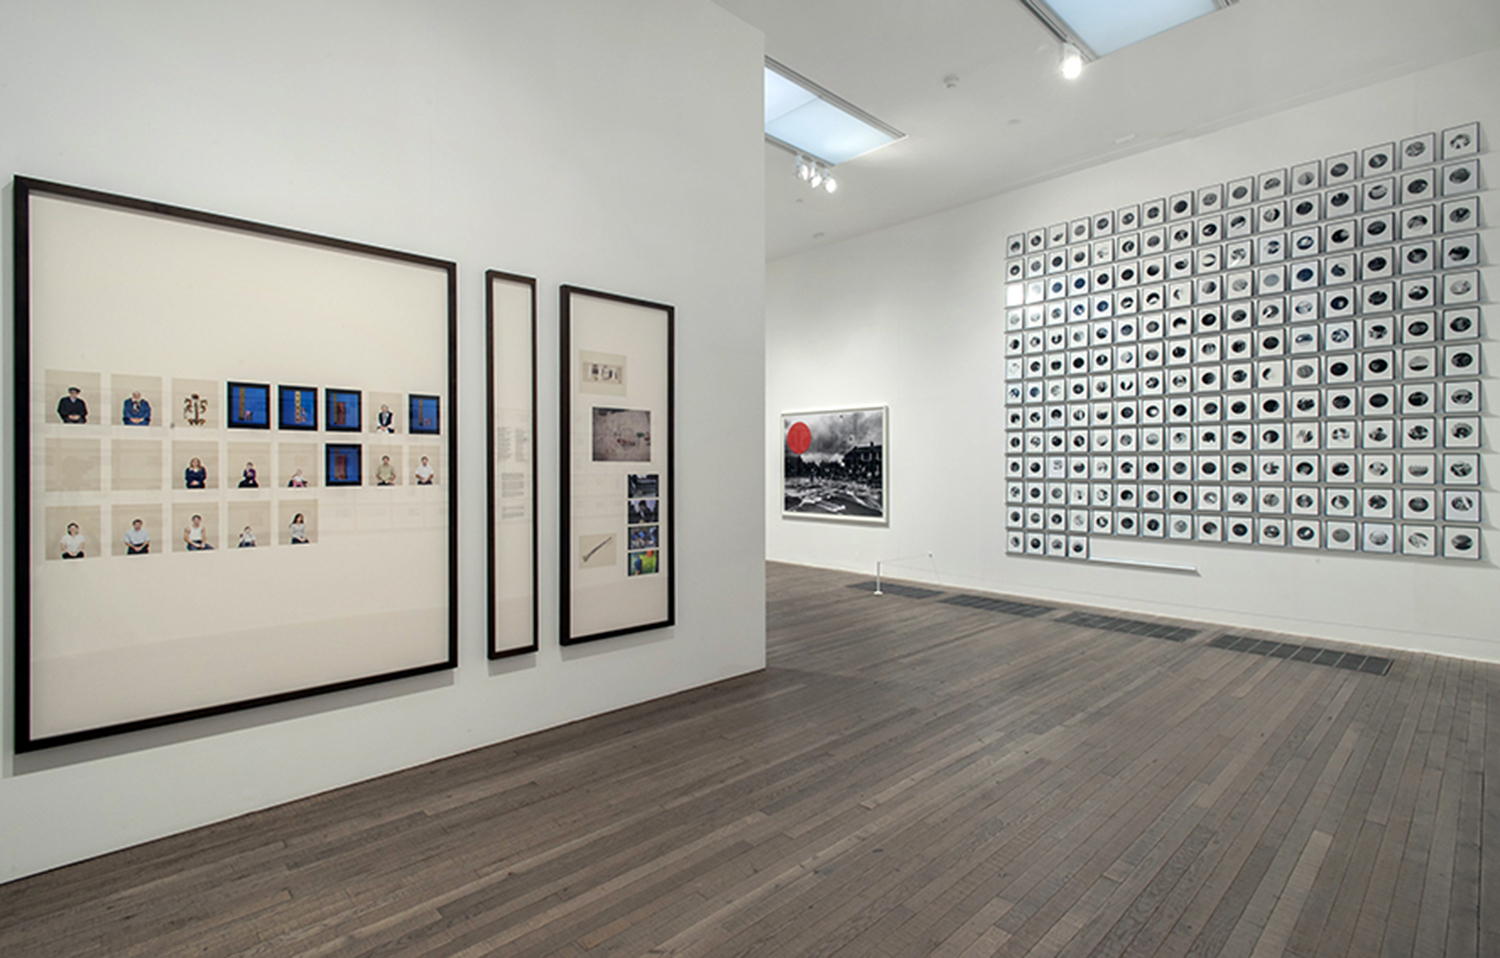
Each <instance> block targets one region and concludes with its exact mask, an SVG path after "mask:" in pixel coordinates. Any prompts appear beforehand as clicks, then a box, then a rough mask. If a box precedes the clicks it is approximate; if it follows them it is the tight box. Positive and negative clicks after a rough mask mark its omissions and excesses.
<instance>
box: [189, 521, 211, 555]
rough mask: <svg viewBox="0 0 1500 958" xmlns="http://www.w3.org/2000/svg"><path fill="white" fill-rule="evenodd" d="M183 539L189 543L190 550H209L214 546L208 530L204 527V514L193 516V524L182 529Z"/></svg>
mask: <svg viewBox="0 0 1500 958" xmlns="http://www.w3.org/2000/svg"><path fill="white" fill-rule="evenodd" d="M182 541H183V542H186V543H187V547H188V551H189V552H207V551H208V550H209V549H212V548H213V547H214V546H213V543H211V542H209V541H208V530H207V529H205V528H203V517H202V516H193V518H192V521H191V524H190V525H189V526H188V527H187V528H186V529H184V530H182Z"/></svg>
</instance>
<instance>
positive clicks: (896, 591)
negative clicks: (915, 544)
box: [849, 580, 943, 599]
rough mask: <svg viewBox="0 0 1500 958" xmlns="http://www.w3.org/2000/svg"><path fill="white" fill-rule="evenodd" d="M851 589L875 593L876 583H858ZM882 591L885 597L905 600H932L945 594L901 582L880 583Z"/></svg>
mask: <svg viewBox="0 0 1500 958" xmlns="http://www.w3.org/2000/svg"><path fill="white" fill-rule="evenodd" d="M849 588H851V589H859V590H860V591H861V592H874V591H875V583H874V581H873V580H872V581H870V582H856V583H854V584H853V585H851V586H849ZM880 591H881V593H883V594H885V595H899V596H901V597H902V598H903V599H930V598H932V597H933V596H935V595H942V594H943V593H942V592H941V591H940V590H938V589H923V588H920V587H918V586H914V585H901V584H900V583H899V582H882V583H880Z"/></svg>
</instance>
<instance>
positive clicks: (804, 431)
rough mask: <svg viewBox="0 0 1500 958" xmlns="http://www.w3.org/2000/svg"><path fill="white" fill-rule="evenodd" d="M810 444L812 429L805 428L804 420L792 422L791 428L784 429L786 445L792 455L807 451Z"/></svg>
mask: <svg viewBox="0 0 1500 958" xmlns="http://www.w3.org/2000/svg"><path fill="white" fill-rule="evenodd" d="M811 445H812V430H811V429H809V428H807V423H805V422H794V423H792V428H790V429H788V430H787V431H786V447H787V448H788V449H790V450H791V451H792V453H793V454H794V455H798V456H800V455H802V454H803V453H804V452H807V447H809V446H811Z"/></svg>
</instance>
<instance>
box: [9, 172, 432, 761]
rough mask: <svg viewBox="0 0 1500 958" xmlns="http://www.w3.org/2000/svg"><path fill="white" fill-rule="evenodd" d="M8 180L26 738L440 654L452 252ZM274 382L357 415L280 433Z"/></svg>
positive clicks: (426, 660)
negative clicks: (343, 423) (333, 395)
mask: <svg viewBox="0 0 1500 958" xmlns="http://www.w3.org/2000/svg"><path fill="white" fill-rule="evenodd" d="M13 192H14V221H13V226H14V237H15V245H14V254H15V273H14V276H15V297H16V298H15V305H16V308H15V353H14V358H15V368H14V375H15V393H14V405H15V416H16V420H15V425H16V446H15V450H16V465H17V468H16V473H15V485H16V513H15V523H16V525H15V527H16V537H15V545H16V550H17V552H16V558H17V561H16V592H15V595H16V609H15V612H16V659H15V661H16V737H15V747H16V750H17V751H18V752H26V751H31V750H35V749H41V748H47V747H52V746H60V745H65V744H68V743H73V742H78V741H83V740H87V739H95V738H100V737H103V736H108V735H116V734H122V733H126V732H130V731H135V730H138V729H144V728H150V727H154V726H160V725H165V724H168V723H174V722H182V721H187V720H190V719H196V718H201V717H205V716H209V715H217V714H221V713H226V712H232V711H236V710H240V709H247V708H251V707H255V706H261V705H267V704H270V703H274V702H281V701H286V700H290V699H297V698H302V697H306V696H311V695H316V694H320V693H325V692H331V691H334V690H338V689H346V688H352V687H355V686H363V685H369V684H372V683H377V682H386V681H392V680H396V679H401V678H405V677H409V676H416V675H421V674H424V673H431V672H436V671H440V670H444V669H452V668H454V667H455V666H456V665H457V663H458V615H457V613H458V604H457V581H458V580H457V550H456V545H457V543H456V538H455V536H454V534H453V531H452V530H453V524H452V518H453V517H454V516H456V515H457V502H458V499H457V492H458V490H457V485H456V482H455V479H456V476H457V468H456V467H457V457H456V452H457V446H456V442H455V437H456V434H457V433H456V429H455V428H454V427H455V422H454V414H453V403H452V400H453V397H454V396H455V395H456V385H457V382H456V375H457V363H456V351H455V348H456V340H457V335H456V334H457V266H456V264H454V263H452V262H450V261H446V260H440V259H434V258H431V257H427V256H420V255H416V254H413V253H406V252H400V251H395V250H389V249H382V248H379V247H375V246H369V245H366V244H362V243H355V242H351V241H348V240H342V239H334V238H331V237H326V236H319V235H316V234H312V233H306V232H302V231H299V230H292V229H285V228H281V227H274V226H266V225H263V224H260V223H254V222H250V221H248V220H242V219H236V218H233V217H228V216H222V215H218V214H213V213H205V212H201V211H197V210H190V209H185V208H182V207H176V206H170V205H166V204H161V203H155V202H150V201H145V200H140V199H134V198H129V197H123V196H117V195H113V194H109V193H103V192H99V191H96V190H89V189H83V188H80V187H74V186H66V185H62V184H57V183H49V182H46V181H42V180H36V179H31V178H27V177H20V176H18V177H16V178H15V181H14V191H13ZM231 383H235V384H243V383H251V384H254V385H255V386H256V389H255V390H252V391H248V392H247V391H246V390H243V389H242V390H240V392H239V398H240V403H241V405H242V406H244V407H245V408H241V409H238V410H237V411H236V415H235V416H234V417H233V418H232V419H231V417H228V416H226V415H225V414H224V412H221V411H219V410H220V409H224V408H225V407H224V406H222V405H221V404H223V403H226V402H228V401H229V399H230V397H232V396H234V393H233V391H232V390H233V387H232V386H229V385H228V384H231ZM261 384H265V385H266V386H267V390H266V391H265V392H264V393H261V392H260V390H259V386H260V385H261ZM280 385H287V386H292V387H296V390H300V391H293V392H291V393H288V395H289V396H293V397H294V398H296V399H298V400H301V399H303V398H312V394H311V390H312V389H313V388H317V389H318V390H320V391H322V392H323V393H324V394H325V395H326V394H327V390H329V389H330V388H334V389H346V390H354V389H358V390H362V395H363V397H364V398H363V400H362V403H363V404H364V405H365V406H366V409H367V411H366V415H365V417H364V422H365V426H364V429H363V430H362V431H361V432H358V433H355V432H340V433H326V432H325V431H324V429H325V427H326V425H327V424H326V423H322V424H317V425H314V426H313V427H312V428H311V429H309V427H308V425H307V423H303V422H299V423H298V424H297V425H295V426H294V425H292V424H291V423H290V422H288V425H287V426H286V429H285V431H283V429H281V428H278V423H279V417H281V416H283V415H285V414H286V411H285V410H283V409H281V400H280V399H279V397H280V395H281V390H280V389H279V388H278V387H279V386H280ZM74 387H76V388H77V390H78V391H77V392H75V391H74ZM65 388H66V389H67V395H66V396H64V397H63V398H64V399H72V400H76V401H77V402H78V403H81V404H82V405H73V404H68V405H67V407H66V408H67V410H69V411H73V410H77V413H79V414H81V415H79V414H75V415H74V416H73V417H72V418H69V417H66V416H63V415H62V411H63V403H61V402H60V401H59V397H58V396H56V395H53V393H59V395H61V392H62V390H64V389H65ZM122 396H123V397H125V399H124V400H123V403H124V405H123V406H122V400H121V397H122ZM412 397H419V398H425V399H427V400H430V399H432V398H434V397H436V398H437V400H438V403H437V405H436V406H432V405H430V404H429V405H428V406H425V407H423V408H424V410H427V409H430V411H431V413H432V415H431V418H430V420H429V419H424V421H423V423H422V424H421V425H420V428H418V424H416V423H408V422H407V418H408V415H407V414H408V408H407V406H408V404H409V402H410V400H411V398H412ZM142 400H144V401H145V402H147V403H150V404H151V405H154V407H155V415H154V416H152V415H150V414H144V415H140V414H134V415H132V414H131V412H130V410H131V408H132V407H131V405H130V404H131V403H135V404H136V406H135V408H136V409H137V410H142V411H143V407H142V406H141V405H140V403H141V402H142ZM261 402H264V403H265V404H267V405H268V406H269V407H270V408H264V409H263V408H259V405H258V404H259V403H261ZM55 403H56V404H57V405H58V407H59V409H58V411H57V412H56V413H54V410H53V405H54V404H55ZM247 403H248V404H249V405H247ZM314 405H316V403H314ZM215 407H219V408H215ZM392 407H395V408H392ZM85 408H87V410H88V411H87V412H86V413H85V412H84V409H85ZM413 408H415V405H413ZM375 409H380V410H381V412H380V413H379V414H377V413H374V412H373V410H375ZM302 411H304V410H303V409H301V408H299V410H298V412H299V413H301V412H302ZM116 412H120V416H119V417H116V416H115V415H114V414H115V413H116ZM424 415H425V413H424ZM141 420H145V421H144V422H143V421H141ZM245 423H251V424H254V425H255V427H256V428H252V429H242V428H235V426H236V424H245ZM328 445H344V446H347V445H359V446H362V447H363V454H362V456H358V457H350V459H349V462H350V463H360V462H363V466H362V467H361V469H362V471H361V473H360V474H359V475H353V474H350V475H341V476H340V477H339V479H338V481H333V477H332V476H330V475H326V474H325V473H326V468H327V462H328V459H327V457H326V456H325V452H326V448H327V446H328ZM421 459H426V460H427V461H426V462H423V463H422V465H421V466H418V465H417V463H418V462H419V461H420V460H421ZM179 460H181V461H185V462H187V464H188V465H187V468H186V469H185V470H184V469H183V468H182V464H181V461H179ZM377 463H379V465H377ZM294 465H295V466H296V468H295V470H293V468H292V467H293V466H294ZM434 465H435V466H436V468H435V469H434V468H432V466H434ZM288 476H290V478H288ZM205 477H206V479H205ZM188 519H191V520H192V521H188ZM288 519H289V520H290V521H288ZM137 520H139V521H137ZM64 521H66V522H67V531H66V532H65V534H64V535H63V536H62V537H61V538H60V539H59V537H58V536H56V535H54V533H56V531H57V529H58V528H62V526H61V523H63V522H64ZM75 526H77V527H78V528H77V529H76V530H75V528H74V527H75ZM84 526H87V527H89V528H83V527H84ZM179 528H180V529H181V531H182V535H181V537H180V539H181V541H177V540H178V539H179V537H178V536H177V531H178V529H179ZM122 530H123V534H122ZM251 547H253V548H251ZM75 557H76V558H82V559H83V560H84V561H79V562H59V561H53V560H54V559H58V558H75Z"/></svg>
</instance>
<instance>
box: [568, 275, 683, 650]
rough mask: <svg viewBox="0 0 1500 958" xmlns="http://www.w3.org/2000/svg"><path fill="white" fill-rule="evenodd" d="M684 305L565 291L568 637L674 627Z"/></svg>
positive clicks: (574, 640) (574, 289)
mask: <svg viewBox="0 0 1500 958" xmlns="http://www.w3.org/2000/svg"><path fill="white" fill-rule="evenodd" d="M673 322H674V310H673V308H672V307H671V306H667V305H663V304H661V303H650V302H646V301H644V300H637V299H631V298H628V297H624V296H616V295H614V294H611V293H600V292H596V291H593V290H585V289H580V288H578V287H574V286H564V287H563V289H562V368H563V370H564V373H565V375H564V377H563V383H562V423H563V434H562V468H561V472H562V486H563V489H562V504H563V505H562V508H563V513H562V598H561V617H562V642H563V644H564V645H571V644H574V643H579V642H589V641H594V640H597V639H603V638H608V637H610V636H616V635H626V634H630V633H633V632H642V631H646V630H648V629H659V628H665V627H668V626H671V625H672V624H673V623H674V622H675V621H676V619H675V611H674V610H675V608H676V602H675V588H676V568H675V563H674V559H673V555H672V500H673V485H672V479H673V475H672V464H673V438H672V433H673V410H674V406H673V362H674V359H673V346H672V343H673Z"/></svg>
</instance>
